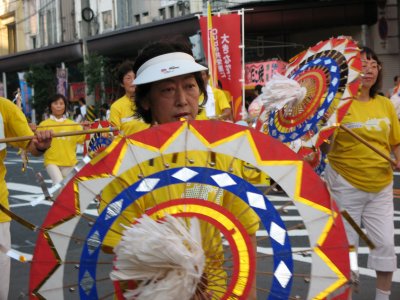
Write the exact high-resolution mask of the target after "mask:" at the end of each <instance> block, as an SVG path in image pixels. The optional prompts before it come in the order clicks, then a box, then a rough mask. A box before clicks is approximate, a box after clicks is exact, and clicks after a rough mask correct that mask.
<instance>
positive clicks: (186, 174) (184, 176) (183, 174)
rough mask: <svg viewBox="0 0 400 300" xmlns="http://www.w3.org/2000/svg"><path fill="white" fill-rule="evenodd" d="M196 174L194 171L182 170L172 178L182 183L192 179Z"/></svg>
mask: <svg viewBox="0 0 400 300" xmlns="http://www.w3.org/2000/svg"><path fill="white" fill-rule="evenodd" d="M197 174H199V173H197V172H196V171H193V170H191V169H189V168H182V169H180V170H179V171H177V172H176V173H174V174H173V175H172V177H174V178H176V179H178V180H181V181H183V182H187V181H188V180H190V179H192V178H193V177H194V176H196V175H197Z"/></svg>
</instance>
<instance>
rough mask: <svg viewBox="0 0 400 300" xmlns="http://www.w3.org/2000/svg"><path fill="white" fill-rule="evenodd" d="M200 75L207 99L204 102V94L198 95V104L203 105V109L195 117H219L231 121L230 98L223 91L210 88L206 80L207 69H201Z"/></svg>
mask: <svg viewBox="0 0 400 300" xmlns="http://www.w3.org/2000/svg"><path fill="white" fill-rule="evenodd" d="M201 75H202V77H203V81H204V84H205V89H206V94H207V101H206V102H205V103H204V105H203V104H202V103H203V102H204V94H205V93H202V94H201V95H200V97H199V104H200V105H202V106H204V107H203V108H204V109H203V111H202V112H201V114H200V115H199V116H198V117H197V119H198V120H207V119H219V120H224V121H232V120H233V117H232V108H231V104H230V100H229V99H228V98H227V97H226V95H225V93H224V92H223V91H222V90H220V89H217V88H212V87H211V86H210V85H209V84H208V82H209V79H210V76H209V73H208V70H206V71H202V72H201Z"/></svg>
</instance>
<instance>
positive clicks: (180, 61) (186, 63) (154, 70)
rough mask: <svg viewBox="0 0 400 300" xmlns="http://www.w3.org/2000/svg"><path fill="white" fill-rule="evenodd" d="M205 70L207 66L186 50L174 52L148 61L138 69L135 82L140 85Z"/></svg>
mask: <svg viewBox="0 0 400 300" xmlns="http://www.w3.org/2000/svg"><path fill="white" fill-rule="evenodd" d="M205 70H207V68H206V67H204V66H202V65H200V64H198V63H196V61H195V60H194V58H193V56H191V55H189V54H187V53H184V52H172V53H167V54H163V55H159V56H156V57H154V58H152V59H149V60H148V61H146V62H145V63H144V64H143V65H142V66H141V67H140V68H139V70H138V71H137V74H136V78H135V80H134V81H133V83H134V84H136V85H140V84H145V83H150V82H155V81H160V80H163V79H167V78H171V77H175V76H180V75H185V74H190V73H195V72H200V71H205Z"/></svg>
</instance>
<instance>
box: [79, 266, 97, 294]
mask: <svg viewBox="0 0 400 300" xmlns="http://www.w3.org/2000/svg"><path fill="white" fill-rule="evenodd" d="M80 285H81V287H82V289H83V290H84V291H85V293H86V295H88V296H89V294H90V291H91V290H92V288H93V285H94V279H93V278H92V276H91V275H90V273H89V272H88V271H86V272H85V274H84V275H83V278H82V280H81V282H80Z"/></svg>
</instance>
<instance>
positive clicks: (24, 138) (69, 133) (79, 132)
mask: <svg viewBox="0 0 400 300" xmlns="http://www.w3.org/2000/svg"><path fill="white" fill-rule="evenodd" d="M117 130H118V129H117V128H115V127H109V128H97V129H87V130H77V131H66V132H58V133H57V132H56V133H54V134H53V137H61V136H72V135H82V134H92V133H102V132H112V131H117ZM33 137H34V136H33V135H30V136H18V137H9V138H4V139H0V143H10V142H19V141H27V140H32V139H33Z"/></svg>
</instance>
